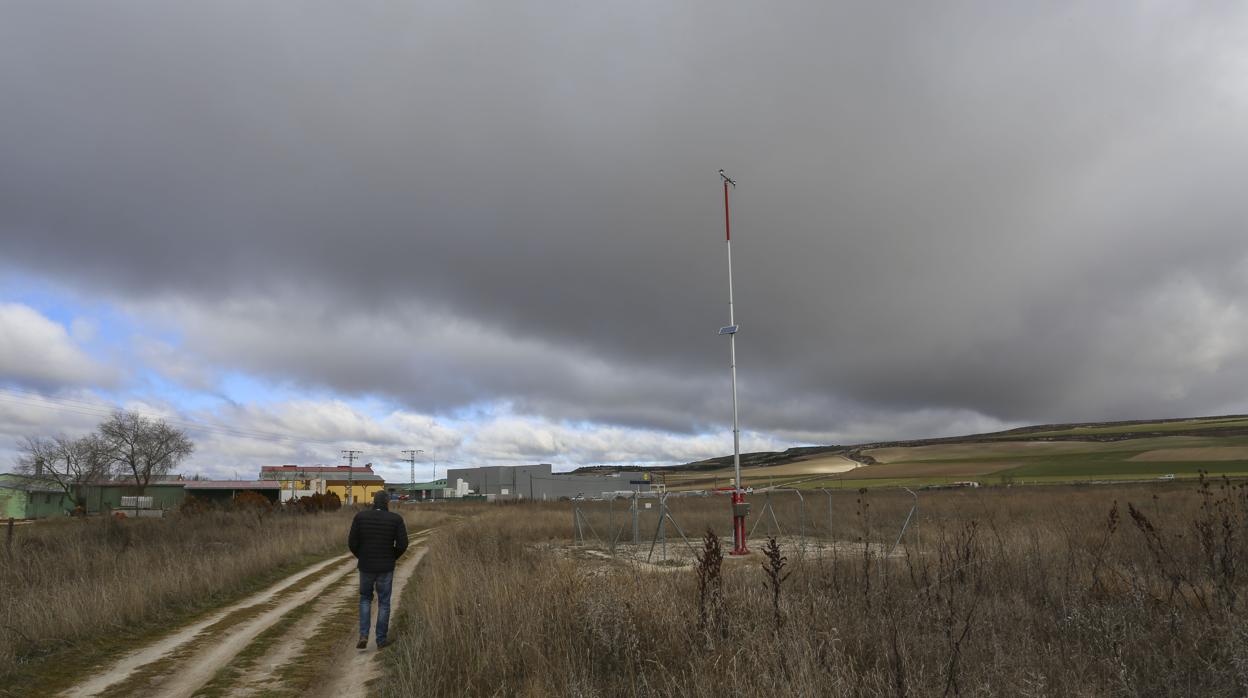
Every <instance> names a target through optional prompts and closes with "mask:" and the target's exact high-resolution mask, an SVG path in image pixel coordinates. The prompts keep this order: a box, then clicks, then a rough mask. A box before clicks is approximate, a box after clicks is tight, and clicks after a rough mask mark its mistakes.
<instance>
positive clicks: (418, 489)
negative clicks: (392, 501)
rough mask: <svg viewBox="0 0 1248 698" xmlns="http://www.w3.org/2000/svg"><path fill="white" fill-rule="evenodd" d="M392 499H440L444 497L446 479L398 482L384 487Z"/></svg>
mask: <svg viewBox="0 0 1248 698" xmlns="http://www.w3.org/2000/svg"><path fill="white" fill-rule="evenodd" d="M386 491H387V492H389V493H390V496H391V497H392V498H398V497H407V498H408V499H409V500H422V499H442V498H443V497H445V496H446V479H445V478H443V479H441V480H433V481H432V482H399V483H394V484H389V485H386Z"/></svg>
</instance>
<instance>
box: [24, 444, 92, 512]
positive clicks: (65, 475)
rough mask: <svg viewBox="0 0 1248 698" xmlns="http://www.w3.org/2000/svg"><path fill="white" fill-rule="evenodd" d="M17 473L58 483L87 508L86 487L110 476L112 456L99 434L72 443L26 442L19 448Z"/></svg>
mask: <svg viewBox="0 0 1248 698" xmlns="http://www.w3.org/2000/svg"><path fill="white" fill-rule="evenodd" d="M18 448H19V450H20V452H21V455H20V456H19V457H18V472H23V473H29V474H31V475H34V476H35V477H38V478H40V479H43V480H45V481H48V482H53V483H56V485H57V486H58V487H60V488H61V489H63V490H64V491H65V494H66V495H68V496H69V498H70V499H71V500H73V502H74V504H76V505H78V506H81V507H84V508H85V507H86V503H87V502H86V487H87V486H88V485H90V484H91V483H93V482H95V481H97V480H101V479H103V478H105V477H107V476H108V472H109V470H110V468H111V467H112V463H113V461H112V455H111V453H110V451H109V446H108V443H107V442H106V441H105V440H104V439H103V438H101V437H100V436H99V435H98V434H88V435H86V436H83V437H81V438H77V439H71V438H69V437H66V436H55V437H53V438H50V439H47V438H41V437H36V438H33V439H32V438H27V439H25V440H24V441H23V442H22V443H21V444H20V445H19V446H18Z"/></svg>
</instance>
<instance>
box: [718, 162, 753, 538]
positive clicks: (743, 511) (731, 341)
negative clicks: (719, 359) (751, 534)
mask: <svg viewBox="0 0 1248 698" xmlns="http://www.w3.org/2000/svg"><path fill="white" fill-rule="evenodd" d="M719 177H720V179H722V180H723V182H724V240H725V241H726V242H727V243H728V326H727V327H724V328H722V329H720V331H719V332H720V334H726V335H728V352H729V354H728V355H729V358H730V363H729V366H730V367H731V369H732V466H733V470H734V471H735V475H736V477H735V479H734V480H733V485H734V486H733V490H732V550H731V551H730V553H729V554H731V555H748V554H749V552H750V549H749V548H747V547H746V545H745V517H746V516H748V515H749V511H750V505H749V504H747V503H746V501H745V489H744V488H743V487H742V483H741V424H740V422H739V421H738V418H737V319H736V314H735V311H734V309H733V298H732V217H731V215H730V214H729V209H728V185H729V184H731V185H732V186H733V188H734V189H735V188H736V186H737V183H736V182H734V181H733V180H732V179H730V178H729V177H728V175H726V174H724V171H723V170H720V171H719Z"/></svg>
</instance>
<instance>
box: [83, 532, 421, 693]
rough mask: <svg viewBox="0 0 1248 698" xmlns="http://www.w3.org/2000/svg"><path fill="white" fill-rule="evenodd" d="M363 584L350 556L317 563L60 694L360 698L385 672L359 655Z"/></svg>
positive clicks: (406, 559) (372, 652) (414, 553)
mask: <svg viewBox="0 0 1248 698" xmlns="http://www.w3.org/2000/svg"><path fill="white" fill-rule="evenodd" d="M428 533H429V530H428V529H426V530H424V531H420V532H419V533H416V534H414V535H413V536H412V537H411V538H412V540H411V547H410V548H409V550H408V552H407V554H406V555H404V556H403V558H402V559H401V560H400V561H399V566H398V568H397V569H396V570H395V580H394V590H393V593H392V597H391V599H392V609H393V610H392V617H393V612H394V610H397V606H398V601H399V599H400V598H401V594H402V591H403V588H404V587H405V586H406V582H407V579H408V577H410V576H411V574H412V572H413V571H415V569H416V566H417V565H418V564H419V562H420V558H421V557H423V556H424V540H425V538H426V537H427V536H428ZM358 584H359V577H358V573H357V572H356V571H355V559H354V558H352V557H351V556H350V555H343V556H340V557H335V558H333V559H331V560H327V561H325V562H321V563H318V564H316V565H313V566H311V567H308V568H305V569H303V570H301V571H299V572H297V573H295V574H292V575H291V576H289V577H287V578H286V579H283V580H282V581H281V582H278V583H277V584H274V585H272V586H271V587H269V588H267V589H264V590H262V591H260V592H258V593H256V594H253V595H251V596H248V597H247V598H245V599H243V600H241V601H239V602H237V603H234V604H232V605H230V606H228V607H226V608H223V609H221V610H219V611H217V612H216V613H214V614H212V615H211V616H209V617H207V618H205V619H203V620H200V621H197V622H195V623H192V624H190V625H187V626H185V627H182V628H178V629H176V630H174V631H172V632H171V633H169V634H167V635H165V636H163V637H160V638H157V639H155V640H154V641H153V642H152V643H150V644H149V645H147V646H145V647H142V648H140V649H138V650H135V651H133V652H131V653H129V654H127V655H125V656H123V657H121V658H120V659H118V660H116V661H115V662H113V663H112V664H111V665H108V666H104V667H100V668H99V670H98V671H97V672H96V673H95V674H94V675H92V676H91V677H90V678H88V679H87V680H85V681H84V682H82V683H80V684H78V685H76V686H74V687H73V688H71V689H69V690H68V691H66V692H64V693H63V694H61V695H63V696H66V697H69V698H80V697H85V696H105V697H113V696H171V697H190V696H227V695H228V696H238V695H255V694H261V693H263V694H264V695H266V696H283V695H291V696H296V695H308V694H319V695H326V696H363V695H365V694H366V692H367V688H366V686H367V684H368V682H369V681H372V680H374V679H376V678H377V677H378V676H379V675H380V664H379V663H378V662H377V661H376V660H377V651H376V648H375V646H374V644H373V641H372V640H371V639H370V642H369V647H368V649H367V650H357V649H355V638H356V628H357V627H358V626H357V623H358V621H357V618H358V611H357V610H356V609H357V607H358V601H357V599H358V588H359V587H358ZM374 613H376V608H375V607H374Z"/></svg>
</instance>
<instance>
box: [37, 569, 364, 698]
mask: <svg viewBox="0 0 1248 698" xmlns="http://www.w3.org/2000/svg"><path fill="white" fill-rule="evenodd" d="M349 557H350V556H349V555H339V556H337V557H334V558H331V559H329V560H326V561H324V562H319V563H317V564H315V565H312V566H311V567H306V568H304V569H302V570H300V571H299V572H296V573H295V574H293V575H291V576H289V577H286V578H285V579H282V580H281V581H279V582H277V583H276V584H273V585H272V586H270V587H268V588H266V589H264V590H262V591H259V592H257V593H255V594H252V595H251V596H248V597H246V598H244V599H242V600H241V601H237V602H235V603H233V604H231V605H229V606H226V607H225V608H223V609H221V610H219V611H217V612H216V613H213V614H212V615H210V616H208V617H207V618H205V619H203V620H200V621H198V622H195V623H192V624H190V625H188V626H186V627H184V628H181V629H179V630H177V631H176V632H174V633H172V634H170V635H167V636H165V637H163V638H160V639H158V640H156V641H155V642H153V643H152V644H150V645H148V646H146V647H144V648H142V649H139V650H137V651H135V652H131V653H130V654H127V655H125V656H123V657H122V658H121V659H119V660H117V661H116V662H114V663H113V664H112V665H110V666H107V667H105V668H103V669H102V670H100V671H99V672H98V673H97V674H95V675H94V676H92V677H91V678H90V679H88V680H86V681H85V682H83V683H81V684H79V685H77V686H74V687H73V688H70V689H69V690H67V691H65V692H64V693H62V694H61V695H63V696H66V697H67V698H85V697H86V696H94V695H98V694H100V693H102V692H104V691H105V690H108V689H109V688H110V687H112V686H115V685H117V684H119V683H121V682H122V681H125V680H126V679H127V678H129V677H130V676H131V675H132V674H134V673H135V672H136V671H138V670H139V669H140V668H141V667H144V666H147V665H150V664H152V663H154V662H157V661H160V660H161V659H164V658H166V657H168V656H169V655H171V654H173V653H175V652H177V651H178V650H180V649H183V648H185V647H186V646H187V645H188V644H189V643H191V642H193V641H195V640H196V639H197V638H198V637H199V635H200V634H201V633H202V632H204V631H205V630H207V629H208V628H210V627H211V626H213V625H215V624H217V623H219V622H221V621H222V620H224V619H225V618H226V617H227V616H229V615H230V614H232V613H237V612H239V611H241V610H243V609H245V608H248V607H251V606H257V605H261V604H265V603H268V602H270V601H272V600H273V599H274V598H276V597H277V596H279V595H280V594H282V593H283V592H286V591H289V590H291V589H292V588H294V587H295V586H296V585H298V584H299V582H301V581H302V580H303V579H305V578H307V577H309V576H311V575H315V574H319V573H322V572H324V571H325V570H327V569H329V568H331V567H334V566H343V565H345V564H346V562H347V559H348V558H349ZM330 579H333V575H332V574H331V575H330ZM139 692H141V689H140V690H139Z"/></svg>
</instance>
